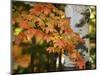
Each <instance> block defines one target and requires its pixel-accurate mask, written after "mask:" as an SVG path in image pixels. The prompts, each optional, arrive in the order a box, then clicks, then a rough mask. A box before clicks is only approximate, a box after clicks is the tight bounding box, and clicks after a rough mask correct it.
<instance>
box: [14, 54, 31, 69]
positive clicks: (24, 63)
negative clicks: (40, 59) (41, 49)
mask: <svg viewBox="0 0 100 75" xmlns="http://www.w3.org/2000/svg"><path fill="white" fill-rule="evenodd" d="M15 62H16V64H18V65H19V66H20V67H22V68H27V67H28V66H29V64H30V62H31V56H30V55H28V54H26V55H22V56H20V57H18V58H17V59H16V60H15Z"/></svg>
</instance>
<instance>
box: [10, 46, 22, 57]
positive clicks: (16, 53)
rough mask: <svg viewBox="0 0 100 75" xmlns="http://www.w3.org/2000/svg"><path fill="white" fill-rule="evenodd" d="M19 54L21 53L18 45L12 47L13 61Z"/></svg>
mask: <svg viewBox="0 0 100 75" xmlns="http://www.w3.org/2000/svg"><path fill="white" fill-rule="evenodd" d="M21 53H22V48H21V47H20V46H19V45H14V46H13V48H12V54H13V57H14V59H16V58H17V57H18V56H20V55H21Z"/></svg>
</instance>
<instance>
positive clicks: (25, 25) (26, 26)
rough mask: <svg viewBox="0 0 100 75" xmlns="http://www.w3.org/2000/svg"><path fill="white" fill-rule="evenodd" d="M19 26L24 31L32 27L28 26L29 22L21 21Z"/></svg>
mask: <svg viewBox="0 0 100 75" xmlns="http://www.w3.org/2000/svg"><path fill="white" fill-rule="evenodd" d="M18 25H19V27H20V28H22V29H29V28H31V26H30V25H29V24H28V22H27V21H20V22H19V24H18Z"/></svg>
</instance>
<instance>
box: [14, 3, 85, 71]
mask: <svg viewBox="0 0 100 75" xmlns="http://www.w3.org/2000/svg"><path fill="white" fill-rule="evenodd" d="M12 11H13V13H12V14H13V15H12V27H13V29H12V33H13V34H12V39H13V40H12V43H13V46H12V55H13V61H14V62H15V63H16V64H17V65H18V66H20V67H22V68H27V67H28V66H29V65H30V62H31V55H30V53H23V50H24V49H26V48H28V47H29V45H30V44H32V43H33V42H32V39H33V38H35V41H36V42H35V44H43V43H44V42H46V43H47V44H48V47H47V48H46V51H48V52H49V53H58V54H60V53H61V54H63V53H64V51H67V53H68V55H69V57H70V59H71V60H72V61H73V62H75V64H76V67H78V68H79V69H84V68H85V61H84V58H83V57H82V56H81V54H80V53H79V52H78V51H77V50H76V46H77V45H78V44H84V43H85V42H84V40H83V39H81V37H80V35H79V34H77V33H75V32H74V31H73V30H72V29H71V27H70V18H67V17H66V15H65V12H64V11H63V10H60V9H58V8H56V7H55V6H54V5H53V4H45V3H34V4H33V5H32V6H31V8H30V9H29V10H27V11H25V10H24V9H23V7H20V8H18V10H12ZM22 44H27V45H26V46H24V47H23V46H22Z"/></svg>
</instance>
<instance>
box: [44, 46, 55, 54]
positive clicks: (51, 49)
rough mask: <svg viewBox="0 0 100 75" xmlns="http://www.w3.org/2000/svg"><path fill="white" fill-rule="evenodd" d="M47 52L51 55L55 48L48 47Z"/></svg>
mask: <svg viewBox="0 0 100 75" xmlns="http://www.w3.org/2000/svg"><path fill="white" fill-rule="evenodd" d="M46 50H47V51H48V52H49V53H51V52H54V47H48V48H47V49H46Z"/></svg>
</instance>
